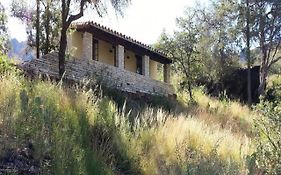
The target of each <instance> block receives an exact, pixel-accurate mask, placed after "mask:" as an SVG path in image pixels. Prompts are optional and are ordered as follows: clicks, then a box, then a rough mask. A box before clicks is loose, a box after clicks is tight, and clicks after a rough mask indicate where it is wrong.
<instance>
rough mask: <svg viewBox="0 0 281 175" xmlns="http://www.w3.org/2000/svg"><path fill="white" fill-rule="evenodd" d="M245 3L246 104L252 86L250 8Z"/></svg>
mask: <svg viewBox="0 0 281 175" xmlns="http://www.w3.org/2000/svg"><path fill="white" fill-rule="evenodd" d="M246 4H247V26H246V28H247V30H246V42H247V94H248V105H249V106H251V104H252V88H251V53H250V9H249V0H247V2H246Z"/></svg>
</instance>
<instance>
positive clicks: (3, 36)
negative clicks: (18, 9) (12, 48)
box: [0, 2, 8, 54]
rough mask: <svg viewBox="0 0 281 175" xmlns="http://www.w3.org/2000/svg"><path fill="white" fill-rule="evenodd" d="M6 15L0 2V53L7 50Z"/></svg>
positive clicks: (4, 52) (5, 52)
mask: <svg viewBox="0 0 281 175" xmlns="http://www.w3.org/2000/svg"><path fill="white" fill-rule="evenodd" d="M6 24H7V16H6V13H5V8H4V6H3V5H2V4H1V2H0V53H2V54H7V52H8V34H7V26H6Z"/></svg>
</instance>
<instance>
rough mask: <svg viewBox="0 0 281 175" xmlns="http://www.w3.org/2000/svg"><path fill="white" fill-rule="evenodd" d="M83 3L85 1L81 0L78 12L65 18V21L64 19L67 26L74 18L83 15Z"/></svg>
mask: <svg viewBox="0 0 281 175" xmlns="http://www.w3.org/2000/svg"><path fill="white" fill-rule="evenodd" d="M68 1H70V0H68ZM85 3H86V1H85V0H81V2H80V11H79V13H77V14H76V15H70V17H69V18H68V19H67V21H66V25H67V28H68V27H69V26H70V24H71V23H72V21H75V20H77V19H79V18H81V17H82V16H83V15H84V6H85Z"/></svg>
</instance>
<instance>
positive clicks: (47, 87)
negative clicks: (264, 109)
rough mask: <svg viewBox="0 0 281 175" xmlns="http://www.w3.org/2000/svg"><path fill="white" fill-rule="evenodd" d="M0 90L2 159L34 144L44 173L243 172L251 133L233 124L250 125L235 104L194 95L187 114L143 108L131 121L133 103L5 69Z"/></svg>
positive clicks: (249, 146) (246, 112) (241, 126)
mask: <svg viewBox="0 0 281 175" xmlns="http://www.w3.org/2000/svg"><path fill="white" fill-rule="evenodd" d="M0 88H1V91H0V128H1V129H0V131H1V132H0V142H1V144H0V149H1V150H0V157H1V155H2V154H4V153H5V151H7V149H10V148H18V147H21V146H24V145H25V144H26V143H32V144H33V145H34V150H35V152H34V157H35V159H36V160H37V161H38V162H39V164H40V168H41V171H42V173H45V174H149V175H151V174H161V175H162V174H246V173H247V166H246V159H247V156H248V155H249V154H251V152H252V148H251V139H250V138H249V137H248V136H247V134H243V133H240V132H233V130H234V129H233V128H232V127H230V126H233V125H234V124H236V125H237V126H235V127H236V129H237V130H238V129H239V128H243V127H245V126H248V125H250V123H251V119H250V118H249V119H248V118H247V116H248V114H249V115H250V114H251V112H250V111H248V109H247V108H246V107H242V106H240V105H238V104H235V103H229V104H227V105H223V107H222V106H221V103H219V102H216V101H214V100H213V99H211V100H210V99H207V97H205V96H198V98H201V99H198V100H197V101H199V105H198V106H199V107H198V106H197V107H196V110H195V109H193V110H192V112H190V113H189V114H185V113H183V114H181V115H177V116H175V115H174V114H169V113H167V112H164V111H163V110H161V109H153V108H147V109H146V110H144V111H143V112H141V113H139V114H138V116H136V117H135V119H134V120H129V118H128V115H129V114H128V113H127V112H125V111H129V110H130V109H122V110H118V109H117V106H116V105H115V103H114V102H112V101H111V100H109V99H107V98H99V97H97V96H96V95H94V93H93V92H92V91H91V90H86V89H84V88H78V87H71V88H69V87H64V86H62V85H60V84H57V83H52V82H42V81H39V80H33V81H29V80H26V79H25V78H23V77H21V76H18V75H14V74H9V73H4V74H2V75H1V76H0ZM204 98H206V99H204ZM208 100H210V101H208ZM213 103H214V104H213ZM216 103H217V104H216ZM124 106H125V105H124ZM205 108H206V109H205ZM233 108H236V109H238V110H240V111H243V112H245V113H243V114H242V116H241V115H240V114H239V113H237V112H235V110H233ZM232 110H233V111H232ZM225 111H228V112H227V113H226V112H225ZM231 111H232V112H231ZM204 115H208V116H204ZM216 115H218V116H216ZM220 115H221V116H223V117H224V118H225V119H221V118H219V116H220ZM227 115H228V116H229V118H228V119H227V118H226V116H227ZM243 115H245V116H243ZM212 117H214V118H212ZM215 117H218V118H215ZM235 118H238V119H237V120H239V122H237V121H236V119H235ZM242 119H243V120H244V121H243V122H244V123H245V125H243V122H241V120H242ZM223 120H227V121H223ZM228 121H231V122H230V123H228ZM224 123H227V124H225V126H224V127H222V125H223V124H224ZM226 126H229V127H226ZM245 132H248V131H245Z"/></svg>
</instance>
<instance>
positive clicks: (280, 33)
mask: <svg viewBox="0 0 281 175" xmlns="http://www.w3.org/2000/svg"><path fill="white" fill-rule="evenodd" d="M251 5H252V9H253V12H256V13H255V14H254V17H255V19H254V27H253V30H254V32H255V33H254V37H255V39H256V42H257V43H258V45H259V48H260V55H261V56H260V85H259V88H258V92H259V95H264V94H265V86H266V80H267V77H268V73H269V69H270V68H271V66H272V65H273V64H275V63H276V62H277V61H278V60H280V59H281V56H280V50H281V13H280V11H281V2H280V1H278V0H255V1H254V2H253V3H252V4H251Z"/></svg>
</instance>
